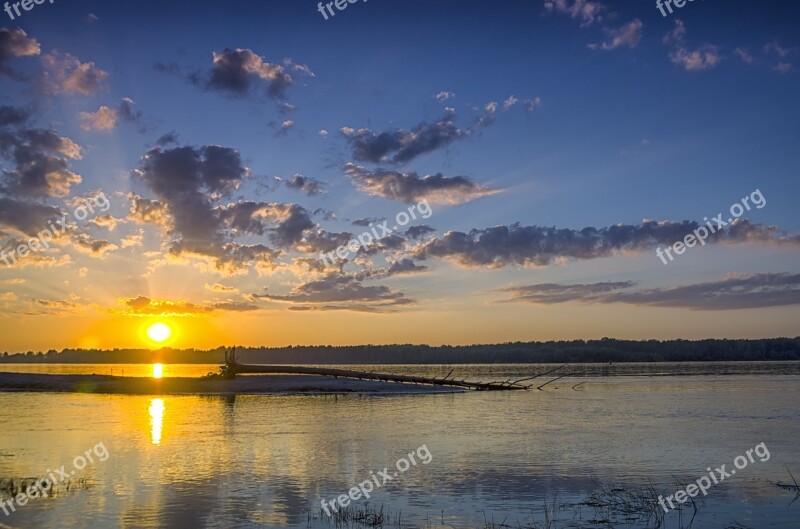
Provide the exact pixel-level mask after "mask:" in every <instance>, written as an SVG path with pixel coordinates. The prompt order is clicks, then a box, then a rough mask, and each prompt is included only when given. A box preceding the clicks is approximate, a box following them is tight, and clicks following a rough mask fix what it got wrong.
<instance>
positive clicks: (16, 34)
mask: <svg viewBox="0 0 800 529" xmlns="http://www.w3.org/2000/svg"><path fill="white" fill-rule="evenodd" d="M41 51H42V50H41V48H40V47H39V43H38V42H36V39H31V38H28V34H27V33H25V31H24V30H22V29H7V28H0V75H5V76H7V77H11V78H14V79H22V77H21V76H20V75H19V74H17V73H16V72H15V71H14V70H13V69H11V67H10V66H9V65H8V62H9V61H10V60H11V59H14V58H17V57H30V56H32V55H39V54H40V53H41Z"/></svg>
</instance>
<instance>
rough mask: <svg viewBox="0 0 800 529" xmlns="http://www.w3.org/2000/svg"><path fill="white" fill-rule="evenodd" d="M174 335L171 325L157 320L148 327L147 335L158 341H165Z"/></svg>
mask: <svg viewBox="0 0 800 529" xmlns="http://www.w3.org/2000/svg"><path fill="white" fill-rule="evenodd" d="M170 336H172V329H171V328H170V326H169V325H167V324H166V323H162V322H160V321H159V322H156V323H154V324H152V325H151V326H150V327H148V328H147V337H148V338H150V339H151V340H153V341H154V342H156V343H164V342H166V341H167V340H169V338H170Z"/></svg>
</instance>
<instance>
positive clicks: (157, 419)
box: [150, 399, 164, 445]
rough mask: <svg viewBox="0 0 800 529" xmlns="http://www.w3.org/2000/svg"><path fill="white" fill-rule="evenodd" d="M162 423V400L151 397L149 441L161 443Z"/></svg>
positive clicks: (156, 443) (155, 443)
mask: <svg viewBox="0 0 800 529" xmlns="http://www.w3.org/2000/svg"><path fill="white" fill-rule="evenodd" d="M163 424H164V400H163V399H153V400H151V401H150V442H152V443H153V444H154V445H160V444H161V428H162V425H163Z"/></svg>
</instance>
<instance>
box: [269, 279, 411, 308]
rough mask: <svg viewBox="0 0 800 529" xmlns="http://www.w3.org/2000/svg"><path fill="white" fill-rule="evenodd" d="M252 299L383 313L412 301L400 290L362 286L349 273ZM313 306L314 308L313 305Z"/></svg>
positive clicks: (378, 286) (359, 281)
mask: <svg viewBox="0 0 800 529" xmlns="http://www.w3.org/2000/svg"><path fill="white" fill-rule="evenodd" d="M253 297H254V298H255V299H269V300H272V301H281V302H288V303H293V304H297V305H303V306H301V307H299V308H297V307H296V308H294V310H364V309H366V310H368V311H370V312H386V311H388V310H392V307H395V306H398V305H407V304H410V303H413V301H412V300H410V299H408V298H406V297H405V296H404V295H403V293H401V292H396V291H393V290H391V289H390V288H389V287H386V286H383V285H372V286H365V285H363V284H362V281H361V280H360V279H358V278H356V277H353V276H349V275H340V274H331V275H328V276H326V277H325V278H323V279H320V280H316V281H311V282H308V283H305V284H303V285H300V286H298V287H296V288H294V289H293V290H292V291H291V292H290V293H289V294H287V295H274V294H256V295H254V296H253ZM312 307H313V308H312Z"/></svg>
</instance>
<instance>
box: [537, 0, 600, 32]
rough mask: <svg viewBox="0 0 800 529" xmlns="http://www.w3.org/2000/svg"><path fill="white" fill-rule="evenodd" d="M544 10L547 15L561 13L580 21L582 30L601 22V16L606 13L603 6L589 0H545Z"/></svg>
mask: <svg viewBox="0 0 800 529" xmlns="http://www.w3.org/2000/svg"><path fill="white" fill-rule="evenodd" d="M544 9H545V11H547V12H548V13H553V12H555V13H561V14H563V15H568V16H569V17H570V18H577V19H580V21H581V27H582V28H585V27H589V26H591V25H592V24H594V23H597V22H600V21H602V20H603V15H602V14H603V13H604V12H605V11H607V8H606V6H605V5H603V4H601V3H600V2H591V1H589V0H572V2H570V0H546V1H545V3H544Z"/></svg>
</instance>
